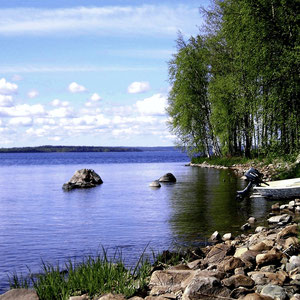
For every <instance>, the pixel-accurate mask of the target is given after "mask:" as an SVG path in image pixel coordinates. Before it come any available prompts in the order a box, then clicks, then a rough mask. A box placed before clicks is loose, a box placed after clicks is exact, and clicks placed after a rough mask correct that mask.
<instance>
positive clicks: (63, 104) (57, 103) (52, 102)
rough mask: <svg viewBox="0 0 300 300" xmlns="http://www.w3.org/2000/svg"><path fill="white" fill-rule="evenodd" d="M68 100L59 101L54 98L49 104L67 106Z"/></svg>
mask: <svg viewBox="0 0 300 300" xmlns="http://www.w3.org/2000/svg"><path fill="white" fill-rule="evenodd" d="M69 104H70V103H69V102H68V101H61V100H59V99H54V100H53V101H51V105H52V106H55V107H58V106H62V107H67V106H69Z"/></svg>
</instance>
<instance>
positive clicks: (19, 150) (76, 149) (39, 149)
mask: <svg viewBox="0 0 300 300" xmlns="http://www.w3.org/2000/svg"><path fill="white" fill-rule="evenodd" d="M172 150H174V147H97V146H50V145H45V146H37V147H13V148H0V153H49V152H143V151H172Z"/></svg>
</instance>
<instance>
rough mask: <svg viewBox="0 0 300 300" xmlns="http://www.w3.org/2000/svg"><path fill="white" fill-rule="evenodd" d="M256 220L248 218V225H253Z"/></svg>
mask: <svg viewBox="0 0 300 300" xmlns="http://www.w3.org/2000/svg"><path fill="white" fill-rule="evenodd" d="M256 221H257V220H256V218H254V217H250V218H249V219H248V223H250V224H253V223H255V222H256Z"/></svg>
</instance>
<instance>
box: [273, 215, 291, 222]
mask: <svg viewBox="0 0 300 300" xmlns="http://www.w3.org/2000/svg"><path fill="white" fill-rule="evenodd" d="M291 220H292V216H290V215H288V214H283V215H279V216H273V217H271V218H269V219H268V222H269V223H270V224H277V223H282V224H287V223H289V222H290V221H291Z"/></svg>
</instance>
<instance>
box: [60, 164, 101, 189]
mask: <svg viewBox="0 0 300 300" xmlns="http://www.w3.org/2000/svg"><path fill="white" fill-rule="evenodd" d="M102 183H103V181H102V179H101V177H100V176H99V175H98V174H97V173H96V172H95V171H94V170H91V169H81V170H78V171H76V172H75V174H74V175H73V176H72V178H71V179H70V180H69V181H68V182H67V183H65V184H64V185H63V187H62V188H63V189H64V190H66V191H69V190H72V189H77V188H92V187H95V186H97V185H99V184H102Z"/></svg>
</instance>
